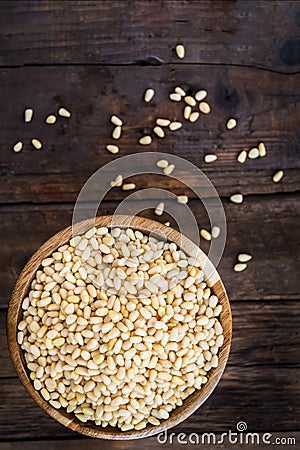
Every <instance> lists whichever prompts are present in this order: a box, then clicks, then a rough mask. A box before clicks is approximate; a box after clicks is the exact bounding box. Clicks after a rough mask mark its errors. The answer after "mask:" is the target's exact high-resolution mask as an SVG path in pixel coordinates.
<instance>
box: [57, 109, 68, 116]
mask: <svg viewBox="0 0 300 450" xmlns="http://www.w3.org/2000/svg"><path fill="white" fill-rule="evenodd" d="M58 115H59V116H61V117H66V118H69V117H71V113H70V111H68V110H67V109H66V108H59V110H58Z"/></svg>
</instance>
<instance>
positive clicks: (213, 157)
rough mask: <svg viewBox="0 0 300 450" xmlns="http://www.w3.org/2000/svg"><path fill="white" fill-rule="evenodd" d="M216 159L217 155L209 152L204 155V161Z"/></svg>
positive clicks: (208, 161) (209, 161)
mask: <svg viewBox="0 0 300 450" xmlns="http://www.w3.org/2000/svg"><path fill="white" fill-rule="evenodd" d="M217 159H218V157H217V155H214V154H209V155H204V161H205V162H206V163H207V164H209V163H211V162H214V161H216V160H217Z"/></svg>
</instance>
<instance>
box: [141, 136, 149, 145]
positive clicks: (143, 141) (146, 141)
mask: <svg viewBox="0 0 300 450" xmlns="http://www.w3.org/2000/svg"><path fill="white" fill-rule="evenodd" d="M151 142H152V137H151V136H143V137H141V139H140V140H139V143H140V144H141V145H150V144H151Z"/></svg>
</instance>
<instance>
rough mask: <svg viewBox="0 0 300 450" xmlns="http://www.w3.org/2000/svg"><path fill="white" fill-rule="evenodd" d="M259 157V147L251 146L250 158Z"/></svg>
mask: <svg viewBox="0 0 300 450" xmlns="http://www.w3.org/2000/svg"><path fill="white" fill-rule="evenodd" d="M258 157H259V151H258V148H251V150H249V153H248V158H250V159H256V158H258Z"/></svg>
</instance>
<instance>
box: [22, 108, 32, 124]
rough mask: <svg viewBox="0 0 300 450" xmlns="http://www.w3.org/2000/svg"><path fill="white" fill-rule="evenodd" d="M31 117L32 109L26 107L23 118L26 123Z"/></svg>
mask: <svg viewBox="0 0 300 450" xmlns="http://www.w3.org/2000/svg"><path fill="white" fill-rule="evenodd" d="M32 117H33V109H31V108H27V109H25V111H24V120H25V122H26V123H29V122H31V121H32Z"/></svg>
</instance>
